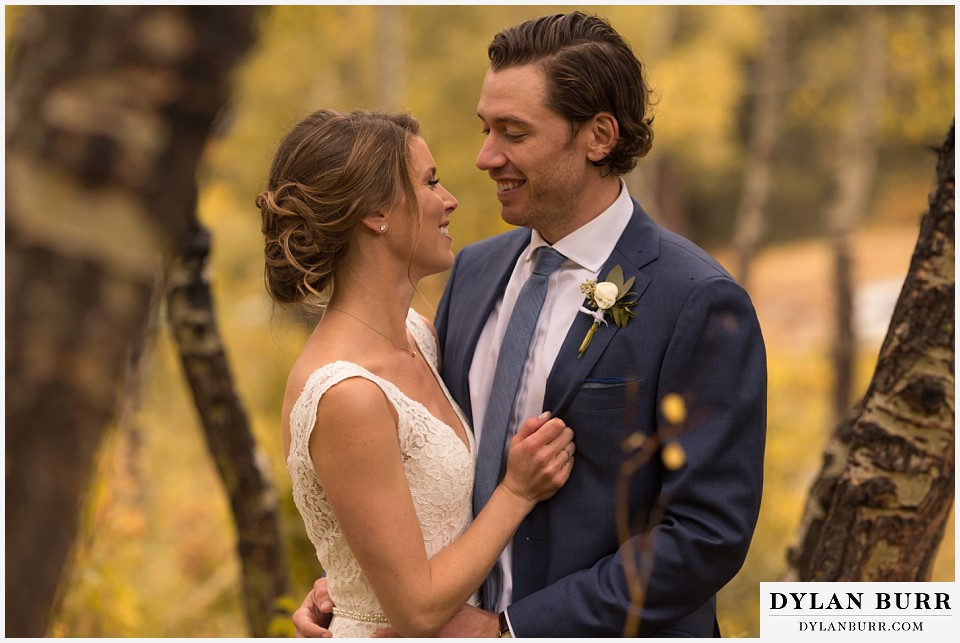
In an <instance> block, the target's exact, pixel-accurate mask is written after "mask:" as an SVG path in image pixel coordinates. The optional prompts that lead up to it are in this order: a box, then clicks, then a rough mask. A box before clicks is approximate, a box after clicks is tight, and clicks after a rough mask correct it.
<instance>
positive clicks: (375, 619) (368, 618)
mask: <svg viewBox="0 0 960 643" xmlns="http://www.w3.org/2000/svg"><path fill="white" fill-rule="evenodd" d="M333 615H334V616H342V617H344V618H349V619H351V620H354V621H361V622H363V623H389V622H390V621H388V620H387V617H386V616H384V615H383V614H371V613H369V612H354V611H353V610H345V609H342V608H339V607H334V608H333Z"/></svg>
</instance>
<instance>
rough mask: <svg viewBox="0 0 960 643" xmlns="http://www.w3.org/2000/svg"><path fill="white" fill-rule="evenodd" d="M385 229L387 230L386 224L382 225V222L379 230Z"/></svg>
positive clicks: (384, 230) (383, 230)
mask: <svg viewBox="0 0 960 643" xmlns="http://www.w3.org/2000/svg"><path fill="white" fill-rule="evenodd" d="M386 231H387V226H385V225H383V224H382V223H381V224H380V232H386Z"/></svg>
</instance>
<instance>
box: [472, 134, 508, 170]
mask: <svg viewBox="0 0 960 643" xmlns="http://www.w3.org/2000/svg"><path fill="white" fill-rule="evenodd" d="M506 162H507V158H506V156H504V154H503V152H502V151H500V149H499V144H498V143H497V135H496V134H495V133H493V132H491V133H489V134H487V136H486V138H484V139H483V145H481V146H480V153H479V154H477V168H479V169H481V170H483V171H487V170H492V169H495V168H498V167H503V166H504V164H506Z"/></svg>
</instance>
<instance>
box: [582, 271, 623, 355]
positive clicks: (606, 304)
mask: <svg viewBox="0 0 960 643" xmlns="http://www.w3.org/2000/svg"><path fill="white" fill-rule="evenodd" d="M634 279H636V277H630V278H629V279H628V280H627V281H626V282H624V280H623V268H621V267H620V266H619V265H617V266H614V267H613V269H612V270H610V272H609V273H607V278H606V279H605V280H604V281H601V282H600V283H597V280H596V279H587V280H586V281H585V282H583V283H582V284H580V292H582V293H583V294H584V295H586V297H587V306H581V307H580V312H582V313H586V314H588V315H590V316H591V317H593V325H591V326H590V330H588V331H587V336H586V337H584V338H583V343H582V344H580V353H579V354H578V355H577V357H580V356H581V355H583V352H584V351H585V350H587V346H589V345H590V340H592V339H593V334H594V333H596V332H597V328H599V327H600V324H601V323H603V324H604V325H606V323H607V320H606V319H605V316H606V314H607V312H608V311H609V313H610V316H611V317H613V323H615V324H616V325H617V326H618V327H620V328H626V327H627V322H629V321H630V318H631V317H636V316H637V313H635V312H633V310H631V307H632V306H634V305H636V303H637V300H636V299H633V300H630V299H629V297H630V296H631V295H636V294H637V293H634V292H630V287H631V286H633V281H634Z"/></svg>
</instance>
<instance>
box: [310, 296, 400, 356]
mask: <svg viewBox="0 0 960 643" xmlns="http://www.w3.org/2000/svg"><path fill="white" fill-rule="evenodd" d="M327 310H335V311H337V312H338V313H343V314H344V315H346V316H347V317H353V318H354V319H356V320H357V321H358V322H360V323H361V324H363V325H364V326H366V327H367V328H369V329H370V330H372V331H373V332H375V333H376V334H377V335H380V336H381V337H383V338H384V339H386V340H387V341H388V342H390V343H391V344H393V345H394V346H396V347H397V348H399V349H400V350H405V351H407V352H408V353H410V357H416V356H417V351H415V350H413V349H412V348H410V344H407V345H406V346H401V345H400V344H398V343H396V342H395V341H393V340H392V339H391V338H390V336H389V335H385V334H384V333H381V332H380V331H379V330H377V329H376V328H374V327H373V326H371V325H370V324H368V323H367V322H365V321H363V320H362V319H360V318H359V317H357V316H356V315H352V314H350V313H348V312H347V311H345V310H340V309H339V308H334V307H333V306H327Z"/></svg>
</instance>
